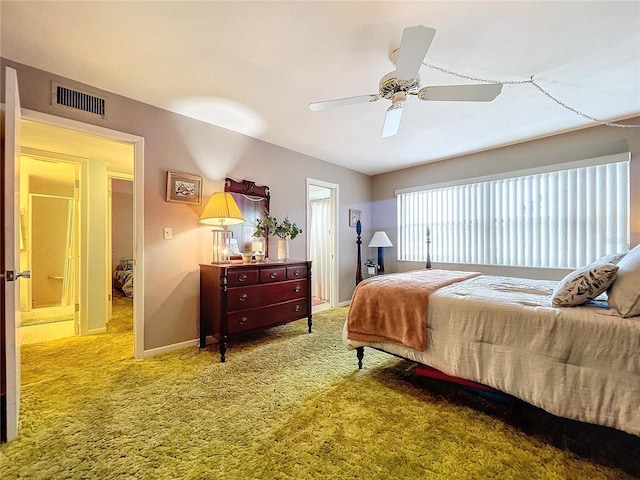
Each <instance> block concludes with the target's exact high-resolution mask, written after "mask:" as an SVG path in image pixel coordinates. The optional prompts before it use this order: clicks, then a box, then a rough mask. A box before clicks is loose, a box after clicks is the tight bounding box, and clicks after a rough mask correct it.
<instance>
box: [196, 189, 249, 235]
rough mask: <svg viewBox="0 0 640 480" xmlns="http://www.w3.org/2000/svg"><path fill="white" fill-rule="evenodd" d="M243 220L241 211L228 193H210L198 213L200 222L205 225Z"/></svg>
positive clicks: (222, 225)
mask: <svg viewBox="0 0 640 480" xmlns="http://www.w3.org/2000/svg"><path fill="white" fill-rule="evenodd" d="M243 222H244V217H243V216H242V212H241V211H240V209H239V208H238V204H237V203H236V201H235V200H234V199H233V197H232V196H231V194H230V193H227V192H217V193H214V194H213V195H211V197H210V198H209V201H208V202H207V205H206V206H205V207H204V210H203V211H202V214H201V215H200V223H204V224H205V225H217V226H220V227H224V226H226V225H237V224H239V223H243Z"/></svg>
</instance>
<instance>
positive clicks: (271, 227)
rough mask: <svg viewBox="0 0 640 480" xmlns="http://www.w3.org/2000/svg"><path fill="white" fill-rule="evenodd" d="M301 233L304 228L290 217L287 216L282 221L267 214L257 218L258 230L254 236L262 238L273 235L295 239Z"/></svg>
mask: <svg viewBox="0 0 640 480" xmlns="http://www.w3.org/2000/svg"><path fill="white" fill-rule="evenodd" d="M301 233H302V229H301V228H299V227H298V225H296V224H295V223H294V222H292V221H291V220H289V217H285V219H284V220H282V222H280V221H278V219H277V218H276V217H272V216H271V215H267V216H266V217H264V218H258V219H257V220H256V231H255V232H254V233H253V236H254V237H258V238H260V237H266V236H267V235H271V236H272V237H280V238H290V239H291V240H293V239H294V238H296V237H297V236H298V235H299V234H301Z"/></svg>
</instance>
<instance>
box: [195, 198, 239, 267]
mask: <svg viewBox="0 0 640 480" xmlns="http://www.w3.org/2000/svg"><path fill="white" fill-rule="evenodd" d="M200 223H203V224H205V225H213V226H214V228H213V230H211V232H212V233H213V260H212V261H211V263H229V262H230V261H231V255H230V249H229V235H230V234H231V232H230V231H229V230H227V225H238V224H239V223H244V217H243V216H242V212H241V211H240V209H239V208H238V205H237V204H236V201H235V200H234V199H233V197H232V196H231V194H230V193H227V192H217V193H214V194H213V195H211V197H210V198H209V201H208V202H207V205H206V206H205V207H204V210H203V211H202V214H201V215H200Z"/></svg>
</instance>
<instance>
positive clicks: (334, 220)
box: [306, 177, 340, 313]
mask: <svg viewBox="0 0 640 480" xmlns="http://www.w3.org/2000/svg"><path fill="white" fill-rule="evenodd" d="M311 185H315V186H317V187H323V188H327V189H329V190H330V191H331V194H330V198H331V229H332V232H333V235H332V245H331V252H332V253H331V255H332V257H333V261H332V262H331V278H330V287H329V288H330V297H331V298H330V302H329V304H330V306H331V308H333V307H335V305H336V303H337V302H338V295H339V292H340V288H339V277H338V266H339V265H340V258H339V252H340V249H339V248H338V239H339V238H340V222H339V221H338V219H339V218H340V216H339V206H340V185H338V184H337V183H330V182H325V181H324V180H317V179H315V178H311V177H307V178H306V195H307V200H306V209H307V212H306V213H307V222H306V225H307V232H309V231H310V230H309V216H310V210H309V187H310V186H311ZM310 241H311V236H310V235H307V255H306V257H307V258H309V251H310ZM311 281H312V282H313V265H312V266H311ZM312 313H313V312H312Z"/></svg>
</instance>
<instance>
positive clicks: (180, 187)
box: [167, 172, 202, 205]
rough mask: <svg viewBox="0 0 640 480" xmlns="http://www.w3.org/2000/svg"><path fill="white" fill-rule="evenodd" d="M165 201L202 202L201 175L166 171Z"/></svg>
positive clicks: (194, 203)
mask: <svg viewBox="0 0 640 480" xmlns="http://www.w3.org/2000/svg"><path fill="white" fill-rule="evenodd" d="M167 202H178V203H190V204H193V205H200V204H201V203H202V177H198V176H196V175H188V174H186V173H177V172H167Z"/></svg>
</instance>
